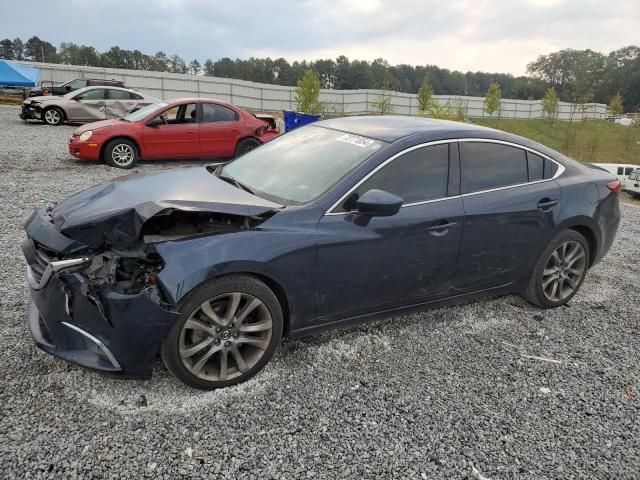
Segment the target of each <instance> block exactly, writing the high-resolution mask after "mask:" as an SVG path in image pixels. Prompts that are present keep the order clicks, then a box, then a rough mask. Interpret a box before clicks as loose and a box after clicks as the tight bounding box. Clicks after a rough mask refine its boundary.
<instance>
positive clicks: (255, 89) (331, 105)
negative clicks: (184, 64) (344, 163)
mask: <svg viewBox="0 0 640 480" xmlns="http://www.w3.org/2000/svg"><path fill="white" fill-rule="evenodd" d="M21 63H24V64H25V65H29V66H33V67H36V68H39V69H40V79H41V80H42V81H48V80H51V81H54V82H65V81H67V80H72V79H74V78H109V79H115V80H122V81H123V82H124V83H125V85H126V86H127V87H129V88H132V89H134V90H137V91H140V92H142V93H145V94H147V95H151V96H153V97H156V98H159V99H163V100H171V99H174V98H180V97H209V98H217V99H220V100H223V101H225V102H229V103H233V104H235V105H238V106H240V107H243V108H246V109H249V110H252V111H256V112H275V111H279V110H295V109H296V104H295V87H284V86H280V85H269V84H264V83H255V82H249V81H245V80H235V79H230V78H219V77H209V76H204V75H188V74H179V73H167V72H150V71H146V70H123V69H117V68H101V67H81V66H76V65H60V64H51V63H38V62H21ZM382 97H386V98H389V100H390V104H391V108H392V113H394V114H398V115H417V114H418V100H417V98H416V95H415V94H409V93H400V92H383V91H381V90H327V89H323V90H321V92H320V100H321V101H322V102H325V104H326V105H327V112H331V113H335V114H342V115H363V114H371V113H376V109H375V102H378V101H380V99H381V98H382ZM434 98H436V99H437V100H438V102H439V103H440V104H442V105H447V104H449V105H450V106H451V107H452V108H453V109H454V110H455V109H457V108H459V107H460V108H463V109H464V110H465V112H466V114H467V116H469V117H472V118H481V117H487V116H488V115H487V113H486V112H485V111H484V98H482V97H465V96H457V95H435V96H434ZM542 116H543V112H542V102H541V101H540V100H512V99H503V100H502V105H501V109H500V117H501V118H519V119H529V118H542ZM606 117H607V106H606V105H604V104H601V103H590V104H586V105H583V106H582V107H581V108H576V107H575V105H572V104H570V103H565V102H561V103H560V106H559V110H558V118H559V119H561V120H571V119H573V120H580V119H603V118H606Z"/></svg>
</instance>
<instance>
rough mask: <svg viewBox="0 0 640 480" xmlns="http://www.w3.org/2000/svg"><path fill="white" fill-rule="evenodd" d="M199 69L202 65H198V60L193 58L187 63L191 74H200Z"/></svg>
mask: <svg viewBox="0 0 640 480" xmlns="http://www.w3.org/2000/svg"><path fill="white" fill-rule="evenodd" d="M201 71H202V66H201V65H200V62H199V61H198V60H197V59H195V58H194V59H193V60H191V63H189V73H190V74H191V75H200V72H201Z"/></svg>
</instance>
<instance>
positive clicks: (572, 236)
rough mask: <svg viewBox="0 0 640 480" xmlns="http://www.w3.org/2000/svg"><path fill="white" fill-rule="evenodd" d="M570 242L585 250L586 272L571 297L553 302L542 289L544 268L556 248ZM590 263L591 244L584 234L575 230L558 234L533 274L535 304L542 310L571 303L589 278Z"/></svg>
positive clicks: (541, 257) (532, 289) (531, 289)
mask: <svg viewBox="0 0 640 480" xmlns="http://www.w3.org/2000/svg"><path fill="white" fill-rule="evenodd" d="M568 241H576V242H579V243H580V244H581V245H582V247H583V248H584V251H585V254H586V257H587V258H586V266H585V271H584V274H583V275H582V278H581V279H580V282H578V286H577V287H576V288H575V289H574V291H573V292H571V295H569V296H568V297H567V298H565V299H563V300H560V301H557V302H553V301H551V300H549V299H548V298H547V297H546V295H545V294H544V291H543V289H542V275H543V272H544V267H545V266H546V265H547V262H548V261H549V257H550V256H551V254H552V253H553V251H554V250H555V249H556V248H558V247H559V246H560V245H561V244H563V243H565V242H568ZM590 261H591V251H590V248H589V243H588V242H587V240H586V239H585V238H584V236H583V235H582V234H580V233H578V232H576V231H575V230H565V231H563V232H561V233H560V234H558V235H557V236H556V237H555V238H554V239H553V240H552V241H551V242H550V243H549V246H548V247H547V248H546V249H545V251H544V252H543V253H542V255H541V256H540V259H539V260H538V263H537V264H536V268H535V270H534V272H533V277H532V279H531V281H532V282H533V283H532V285H530V287H529V290H530V291H532V293H533V294H534V295H535V300H536V301H535V302H534V303H536V304H537V305H539V306H540V307H542V308H555V307H560V306H562V305H564V304H566V303H567V302H569V301H570V300H571V299H572V298H573V297H574V295H575V294H576V293H578V291H579V290H580V287H581V286H582V283H583V282H584V280H585V278H587V272H588V270H589V264H590Z"/></svg>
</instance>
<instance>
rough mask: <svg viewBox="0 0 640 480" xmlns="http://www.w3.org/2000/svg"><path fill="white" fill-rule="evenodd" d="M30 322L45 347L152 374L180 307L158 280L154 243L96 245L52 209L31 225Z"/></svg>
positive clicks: (92, 364) (136, 374)
mask: <svg viewBox="0 0 640 480" xmlns="http://www.w3.org/2000/svg"><path fill="white" fill-rule="evenodd" d="M25 229H26V231H27V237H28V238H27V240H25V241H24V243H23V245H22V249H23V252H24V255H25V258H26V260H27V280H28V283H29V287H30V291H31V299H30V302H29V309H28V321H29V328H30V330H31V334H32V336H33V338H34V340H35V342H36V344H37V345H38V346H39V347H40V348H41V349H42V350H44V351H46V352H48V353H50V354H52V355H55V356H57V357H60V358H62V359H65V360H67V361H70V362H73V363H77V364H79V365H82V366H84V367H89V368H93V369H97V370H101V371H104V372H108V373H111V374H115V375H119V376H124V377H128V378H148V377H150V376H151V372H152V369H153V363H154V361H155V358H156V355H157V353H158V351H159V348H160V343H161V341H162V338H163V337H164V335H165V333H166V330H167V328H169V326H170V325H171V324H172V323H173V322H174V321H175V319H176V318H177V316H178V314H177V313H176V312H175V308H174V306H172V305H168V304H165V303H164V302H163V300H162V294H161V292H160V290H159V287H158V286H157V285H156V279H157V274H158V272H159V271H160V270H161V269H162V267H163V264H162V261H161V259H160V258H159V257H158V256H157V255H156V254H155V253H154V251H153V246H152V245H148V246H146V245H142V246H138V247H137V248H135V249H130V250H127V249H121V250H117V249H104V250H96V249H93V248H91V247H87V246H86V245H83V244H82V243H81V242H79V241H76V240H72V239H70V238H68V237H66V236H64V235H63V234H61V233H60V232H59V231H58V230H57V229H56V228H55V226H54V224H53V223H52V221H51V218H50V216H49V214H48V213H47V211H45V210H44V209H39V210H37V211H36V212H35V213H34V214H33V215H32V216H31V218H30V219H29V220H28V221H27V224H26V225H25Z"/></svg>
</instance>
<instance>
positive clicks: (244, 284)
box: [161, 275, 284, 390]
mask: <svg viewBox="0 0 640 480" xmlns="http://www.w3.org/2000/svg"><path fill="white" fill-rule="evenodd" d="M230 292H243V293H248V294H250V295H253V296H254V297H256V298H258V299H260V300H261V301H262V302H263V303H264V304H265V306H266V307H267V309H268V310H269V313H270V314H271V320H272V323H273V327H272V331H271V341H270V343H269V346H268V348H267V350H266V351H265V352H264V354H263V355H262V357H261V358H260V360H259V361H258V362H257V363H256V364H255V365H254V366H253V367H251V368H250V369H249V370H247V371H246V372H245V373H243V374H242V375H240V376H238V377H235V378H232V379H230V380H225V381H222V382H212V381H206V380H203V379H200V378H198V377H196V376H195V375H193V374H192V373H191V372H189V371H188V370H187V369H186V367H185V366H184V365H183V364H182V360H181V359H180V353H179V350H178V343H179V341H180V331H181V330H182V326H183V325H184V323H185V321H186V320H187V319H188V318H189V315H190V314H191V313H192V312H193V311H194V310H195V309H196V308H198V307H199V306H200V305H201V304H202V303H203V302H205V301H206V300H207V299H210V298H213V297H216V296H218V295H223V294H225V293H230ZM178 311H179V312H180V318H179V319H178V320H177V321H176V322H175V323H174V325H173V326H172V327H171V328H170V330H169V332H168V333H167V335H166V337H165V338H164V341H163V343H162V352H161V353H162V359H163V361H164V363H165V366H166V367H167V369H168V370H169V371H170V372H171V373H172V374H173V375H174V376H175V377H177V378H178V379H179V380H181V381H182V382H184V383H186V384H187V385H189V386H191V387H194V388H198V389H201V390H213V389H216V388H224V387H228V386H231V385H235V384H238V383H241V382H244V381H246V380H249V379H250V378H251V377H253V376H254V375H255V374H256V373H258V372H259V371H260V370H262V369H263V368H264V367H265V365H266V364H267V363H268V362H269V360H271V357H273V355H274V353H275V352H276V350H277V348H278V345H279V344H280V340H281V339H282V331H283V324H284V321H283V315H282V307H281V306H280V302H279V301H278V299H277V297H276V296H275V294H274V293H273V291H272V290H271V289H270V288H269V287H268V286H267V285H265V284H264V283H263V282H262V281H260V280H258V279H257V278H255V277H252V276H250V275H228V276H226V277H221V278H219V279H214V280H210V281H208V282H205V283H203V284H202V285H200V286H198V287H196V288H194V289H193V290H192V291H191V292H190V293H189V294H188V295H187V296H186V297H185V298H184V299H183V300H182V301H181V302H180V303H179V304H178Z"/></svg>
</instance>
